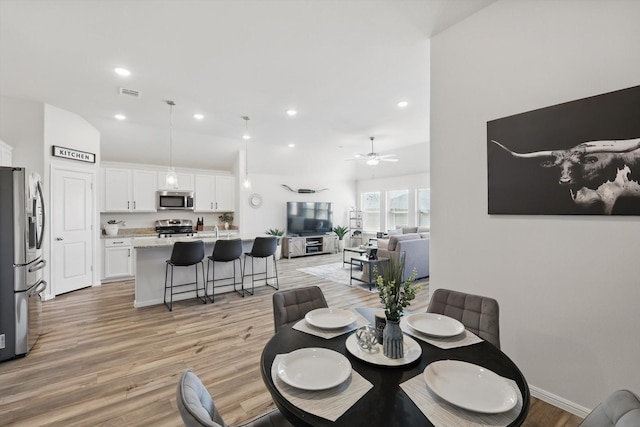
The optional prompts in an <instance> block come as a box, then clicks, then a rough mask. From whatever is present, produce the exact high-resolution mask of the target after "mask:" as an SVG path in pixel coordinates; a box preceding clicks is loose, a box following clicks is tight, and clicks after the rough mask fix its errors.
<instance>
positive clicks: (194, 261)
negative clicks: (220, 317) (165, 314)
mask: <svg viewBox="0 0 640 427" xmlns="http://www.w3.org/2000/svg"><path fill="white" fill-rule="evenodd" d="M203 259H204V242H203V241H202V240H194V241H192V242H175V243H174V244H173V248H172V249H171V258H170V259H168V260H167V261H166V266H165V269H164V304H165V305H166V306H167V308H168V309H169V311H173V296H174V295H177V294H183V293H186V292H193V290H194V289H187V290H181V291H174V288H177V289H182V288H183V287H187V286H191V285H195V291H196V298H198V299H200V300H201V301H202V302H204V303H206V302H207V300H206V295H205V297H203V298H200V296H199V295H198V289H199V288H198V264H200V266H201V267H202V284H203V286H205V292H206V282H205V278H204V263H203V262H202V260H203ZM190 266H195V270H196V277H195V279H196V280H195V282H189V283H183V284H180V285H175V284H174V283H173V269H174V267H190ZM169 269H171V275H169ZM169 279H170V280H169ZM167 291H169V297H170V298H169V302H167Z"/></svg>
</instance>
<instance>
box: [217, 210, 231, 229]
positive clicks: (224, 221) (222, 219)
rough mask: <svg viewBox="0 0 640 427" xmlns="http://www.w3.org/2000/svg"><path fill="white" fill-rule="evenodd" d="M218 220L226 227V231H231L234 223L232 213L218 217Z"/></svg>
mask: <svg viewBox="0 0 640 427" xmlns="http://www.w3.org/2000/svg"><path fill="white" fill-rule="evenodd" d="M218 220H219V221H220V224H222V225H224V229H225V230H229V226H230V225H231V223H232V222H233V215H231V212H225V213H223V214H222V215H220V216H219V217H218Z"/></svg>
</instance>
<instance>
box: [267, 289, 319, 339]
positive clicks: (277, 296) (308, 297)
mask: <svg viewBox="0 0 640 427" xmlns="http://www.w3.org/2000/svg"><path fill="white" fill-rule="evenodd" d="M326 307H329V306H328V305H327V300H326V299H325V298H324V294H323V293H322V289H320V288H319V287H318V286H308V287H305V288H297V289H288V290H286V291H278V292H276V293H274V294H273V327H274V329H275V331H276V332H278V330H279V329H280V328H281V327H282V326H285V325H290V324H294V323H295V322H297V321H298V320H300V319H302V318H303V317H304V316H305V315H306V314H307V313H308V312H310V311H311V310H315V309H316V308H326Z"/></svg>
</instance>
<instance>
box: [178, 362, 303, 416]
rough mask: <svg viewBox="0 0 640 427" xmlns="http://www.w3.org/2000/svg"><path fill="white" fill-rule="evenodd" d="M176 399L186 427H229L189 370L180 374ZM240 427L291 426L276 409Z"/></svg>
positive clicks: (199, 382)
mask: <svg viewBox="0 0 640 427" xmlns="http://www.w3.org/2000/svg"><path fill="white" fill-rule="evenodd" d="M176 398H177V399H176V400H177V404H178V411H180V416H181V417H182V421H183V422H184V425H185V426H186V427H201V426H207V427H229V425H228V424H227V423H225V422H224V420H223V419H222V416H221V415H220V412H218V410H217V409H216V405H215V403H213V398H212V397H211V395H210V394H209V391H208V390H207V388H206V387H205V386H204V384H202V381H200V378H198V376H197V375H196V374H194V373H193V372H192V371H191V370H188V369H187V370H186V371H184V372H183V373H182V377H180V382H179V383H178V390H177V391H176ZM242 427H291V424H290V423H289V422H288V421H287V420H286V419H285V418H284V416H283V415H282V414H281V413H280V411H278V410H277V409H276V410H274V411H272V412H269V413H268V414H265V415H263V416H261V417H260V418H258V419H256V420H254V421H251V422H249V423H247V424H243V426H242Z"/></svg>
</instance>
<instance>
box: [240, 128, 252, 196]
mask: <svg viewBox="0 0 640 427" xmlns="http://www.w3.org/2000/svg"><path fill="white" fill-rule="evenodd" d="M242 120H244V134H243V135H242V139H244V182H243V183H242V186H243V187H244V188H245V189H246V190H249V189H250V188H251V181H249V166H248V165H249V161H248V157H249V140H250V139H251V135H249V116H242Z"/></svg>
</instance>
